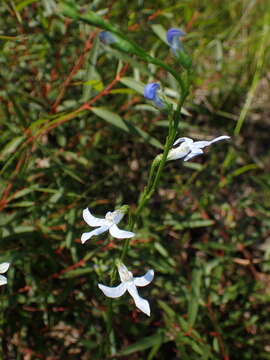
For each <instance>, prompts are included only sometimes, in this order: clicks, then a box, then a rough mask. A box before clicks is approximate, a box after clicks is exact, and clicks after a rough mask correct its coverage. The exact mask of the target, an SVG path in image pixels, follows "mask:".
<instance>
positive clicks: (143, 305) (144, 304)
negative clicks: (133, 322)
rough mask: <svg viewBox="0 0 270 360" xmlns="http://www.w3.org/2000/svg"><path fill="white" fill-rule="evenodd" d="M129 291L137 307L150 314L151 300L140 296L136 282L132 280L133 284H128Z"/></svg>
mask: <svg viewBox="0 0 270 360" xmlns="http://www.w3.org/2000/svg"><path fill="white" fill-rule="evenodd" d="M127 291H128V292H129V293H130V295H131V296H132V297H133V300H134V302H135V305H136V306H137V308H138V309H140V310H141V311H142V312H143V313H145V314H146V315H148V316H150V306H149V302H148V301H147V300H145V299H143V298H142V297H140V295H139V294H138V290H137V288H136V286H135V284H134V282H132V283H131V284H128V286H127Z"/></svg>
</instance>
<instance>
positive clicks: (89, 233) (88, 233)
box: [81, 225, 109, 244]
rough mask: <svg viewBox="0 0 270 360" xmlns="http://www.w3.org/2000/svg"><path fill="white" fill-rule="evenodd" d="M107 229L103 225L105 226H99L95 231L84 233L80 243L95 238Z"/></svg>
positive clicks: (107, 227)
mask: <svg viewBox="0 0 270 360" xmlns="http://www.w3.org/2000/svg"><path fill="white" fill-rule="evenodd" d="M108 229H109V226H107V225H105V226H101V227H99V228H97V229H95V230H92V231H90V232H85V233H83V234H82V236H81V242H82V243H83V244H84V243H85V242H86V241H87V240H89V239H90V238H91V237H92V236H96V235H99V234H102V233H104V232H105V231H107V230H108Z"/></svg>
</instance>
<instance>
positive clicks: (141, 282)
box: [134, 270, 154, 286]
mask: <svg viewBox="0 0 270 360" xmlns="http://www.w3.org/2000/svg"><path fill="white" fill-rule="evenodd" d="M153 279H154V270H149V271H147V273H145V274H144V275H143V276H140V277H135V278H134V284H135V285H136V286H146V285H148V284H150V282H151V281H152V280H153Z"/></svg>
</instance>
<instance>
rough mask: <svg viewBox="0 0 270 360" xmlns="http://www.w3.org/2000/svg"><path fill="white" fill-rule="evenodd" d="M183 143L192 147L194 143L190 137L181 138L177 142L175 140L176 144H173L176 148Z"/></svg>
mask: <svg viewBox="0 0 270 360" xmlns="http://www.w3.org/2000/svg"><path fill="white" fill-rule="evenodd" d="M181 142H186V143H187V144H188V145H190V144H192V143H193V140H192V139H191V138H189V137H181V138H178V139H177V140H175V142H174V143H173V146H175V145H177V144H179V143H181Z"/></svg>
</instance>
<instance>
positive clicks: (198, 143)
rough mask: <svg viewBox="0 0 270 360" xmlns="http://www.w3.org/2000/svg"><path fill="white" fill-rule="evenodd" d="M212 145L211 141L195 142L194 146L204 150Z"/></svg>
mask: <svg viewBox="0 0 270 360" xmlns="http://www.w3.org/2000/svg"><path fill="white" fill-rule="evenodd" d="M209 145H211V141H195V142H194V143H193V144H192V146H193V147H196V148H200V149H203V148H204V147H206V146H209Z"/></svg>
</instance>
